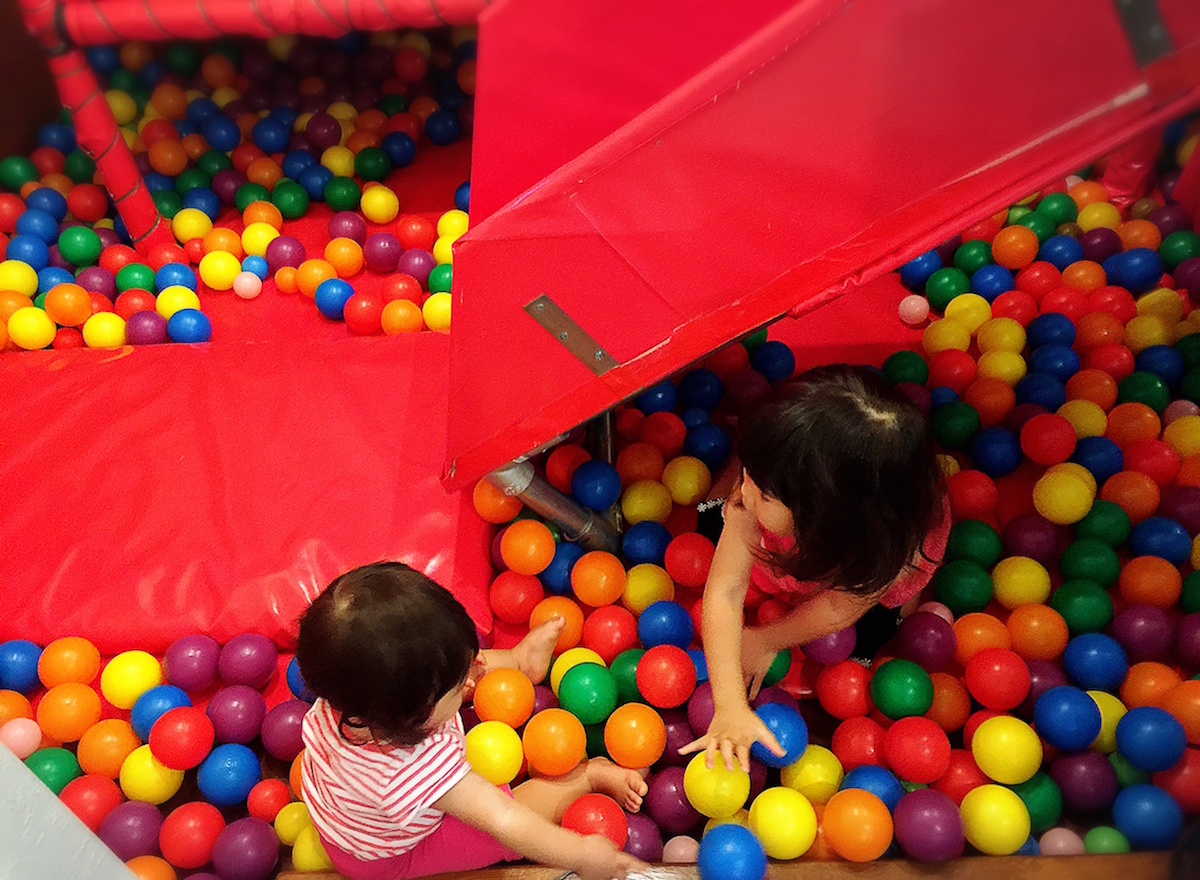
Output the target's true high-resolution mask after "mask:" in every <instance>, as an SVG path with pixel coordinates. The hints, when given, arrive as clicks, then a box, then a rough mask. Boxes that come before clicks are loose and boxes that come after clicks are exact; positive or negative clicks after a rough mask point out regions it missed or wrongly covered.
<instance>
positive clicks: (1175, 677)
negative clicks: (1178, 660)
mask: <svg viewBox="0 0 1200 880" xmlns="http://www.w3.org/2000/svg"><path fill="white" fill-rule="evenodd" d="M1182 681H1183V677H1182V676H1181V675H1180V674H1179V673H1178V672H1176V671H1175V670H1174V669H1172V668H1171V667H1170V666H1167V665H1166V664H1165V663H1155V662H1154V661H1153V660H1145V661H1143V662H1141V663H1135V664H1133V665H1132V666H1130V667H1129V672H1128V673H1127V674H1126V676H1125V680H1124V681H1123V682H1121V694H1120V696H1121V702H1122V703H1124V704H1125V705H1126V706H1127V707H1128V708H1130V709H1135V708H1137V707H1139V706H1161V705H1162V702H1163V700H1164V699H1166V696H1167V694H1169V693H1170V692H1171V691H1173V690H1174V689H1175V688H1176V687H1178V686H1179V684H1180V682H1182Z"/></svg>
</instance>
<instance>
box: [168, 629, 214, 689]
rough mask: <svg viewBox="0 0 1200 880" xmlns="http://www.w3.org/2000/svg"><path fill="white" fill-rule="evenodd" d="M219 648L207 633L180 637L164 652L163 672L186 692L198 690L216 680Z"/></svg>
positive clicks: (170, 680) (207, 686)
mask: <svg viewBox="0 0 1200 880" xmlns="http://www.w3.org/2000/svg"><path fill="white" fill-rule="evenodd" d="M220 655H221V647H220V645H218V644H217V642H216V641H215V640H214V639H213V638H212V637H211V636H207V635H203V634H200V633H196V634H193V635H186V636H181V637H180V638H178V639H176V640H175V641H174V642H172V643H171V646H170V647H169V648H167V651H166V653H165V654H164V655H163V663H162V669H163V675H164V676H165V677H166V679H167V681H168V682H169V683H170V684H173V685H175V686H176V687H181V688H183V689H184V690H185V691H187V692H188V693H193V694H195V693H201V692H203V691H205V690H207V689H208V688H209V687H211V686H212V684H213V683H214V682H215V681H216V680H217V664H218V662H219V658H220Z"/></svg>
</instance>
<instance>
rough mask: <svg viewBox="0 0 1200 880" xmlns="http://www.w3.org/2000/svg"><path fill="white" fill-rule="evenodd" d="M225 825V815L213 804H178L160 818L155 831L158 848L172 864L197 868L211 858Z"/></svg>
mask: <svg viewBox="0 0 1200 880" xmlns="http://www.w3.org/2000/svg"><path fill="white" fill-rule="evenodd" d="M224 828H225V818H224V816H222V815H221V811H220V810H218V809H217V808H216V807H214V806H213V805H212V804H206V803H203V802H200V801H196V802H193V803H187V804H181V805H180V806H178V807H176V808H175V809H174V810H172V811H171V812H170V813H169V814H168V815H167V817H166V818H165V819H164V820H163V823H162V826H161V827H160V828H159V832H158V842H159V848H160V850H161V852H162V854H163V858H164V859H166V860H167V861H168V862H169V863H170V864H171V865H173V866H174V867H176V868H183V869H185V870H186V869H192V868H199V867H202V866H204V865H206V864H208V862H209V860H210V859H211V858H212V849H213V845H214V844H215V843H216V840H217V836H218V835H219V834H220V833H221V831H222V830H223V829H224Z"/></svg>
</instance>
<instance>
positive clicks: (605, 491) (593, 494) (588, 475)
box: [324, 282, 621, 511]
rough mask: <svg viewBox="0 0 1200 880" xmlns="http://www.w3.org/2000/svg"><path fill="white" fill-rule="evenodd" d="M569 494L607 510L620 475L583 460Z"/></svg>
mask: <svg viewBox="0 0 1200 880" xmlns="http://www.w3.org/2000/svg"><path fill="white" fill-rule="evenodd" d="M324 283H326V284H327V283H328V282H324ZM571 495H572V496H573V497H574V498H575V500H576V501H578V502H579V503H580V504H582V505H583V506H584V507H587V508H589V509H591V510H596V511H602V510H608V508H610V507H612V506H613V505H614V504H616V503H617V499H618V498H620V497H621V475H620V474H619V473H617V469H616V468H615V467H613V466H612V465H611V464H609V463H608V462H607V461H601V460H599V459H595V458H593V459H591V460H590V461H585V462H584V463H583V464H581V465H579V467H577V468H575V473H574V474H572V475H571Z"/></svg>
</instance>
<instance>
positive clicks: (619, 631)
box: [583, 605, 638, 664]
mask: <svg viewBox="0 0 1200 880" xmlns="http://www.w3.org/2000/svg"><path fill="white" fill-rule="evenodd" d="M637 637H638V636H637V618H635V617H634V616H633V614H632V612H630V611H629V609H628V608H625V607H623V606H621V605H605V606H604V607H603V608H597V609H596V610H595V611H593V612H592V613H591V614H589V615H588V617H587V619H586V620H585V621H584V622H583V646H584V647H585V648H590V649H591V650H593V651H595V652H596V653H597V654H599V655H600V657H601V659H603V660H604V662H605V663H606V664H611V663H612V662H613V660H614V659H615V658H616V656H617V655H618V654H620V653H621V652H622V651H627V650H629V649H630V648H632V647H634V646H635V645H637Z"/></svg>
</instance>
